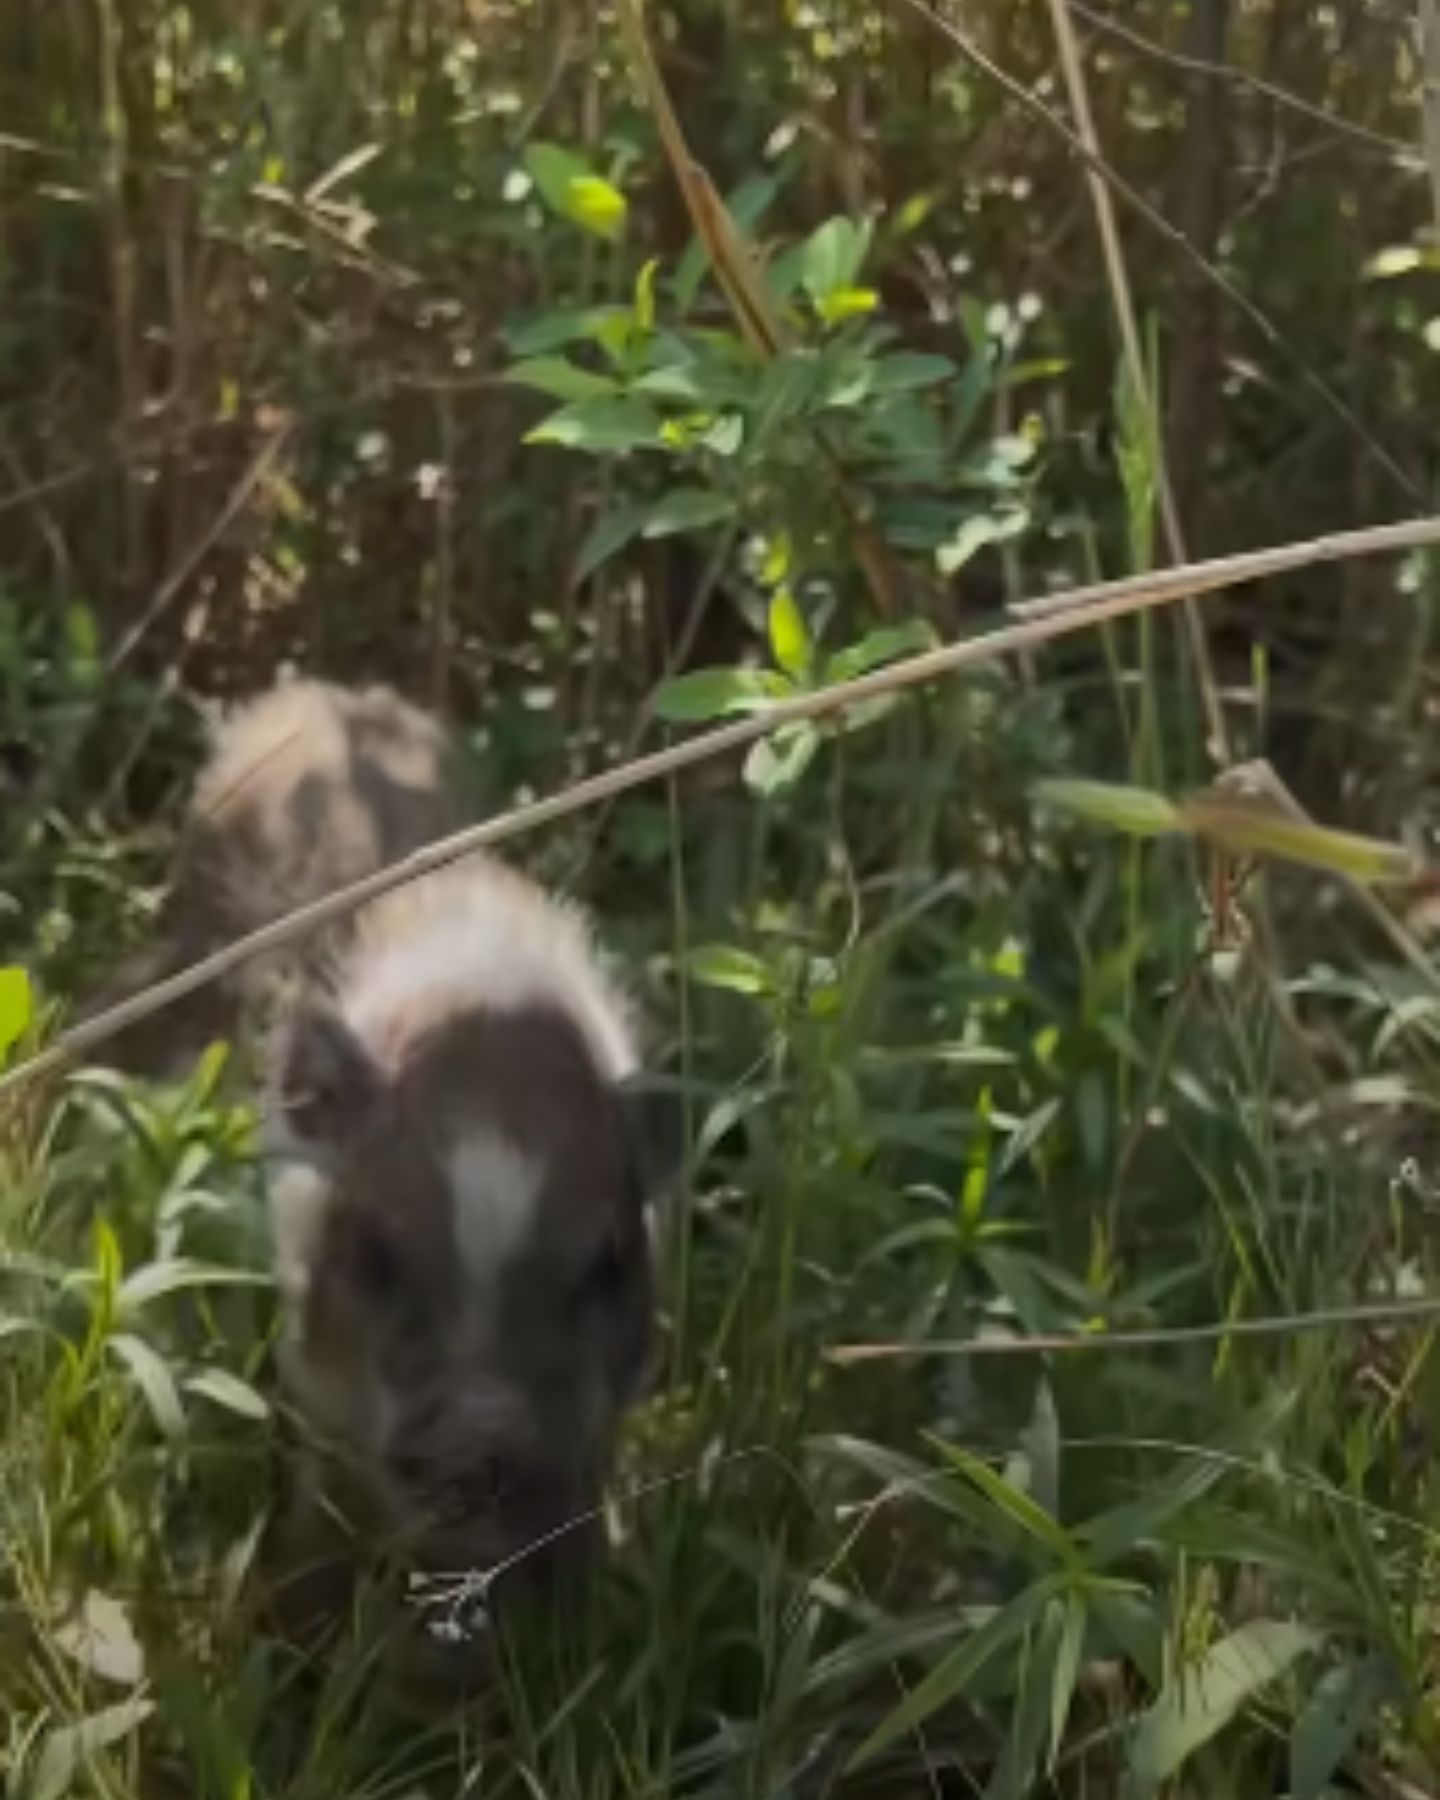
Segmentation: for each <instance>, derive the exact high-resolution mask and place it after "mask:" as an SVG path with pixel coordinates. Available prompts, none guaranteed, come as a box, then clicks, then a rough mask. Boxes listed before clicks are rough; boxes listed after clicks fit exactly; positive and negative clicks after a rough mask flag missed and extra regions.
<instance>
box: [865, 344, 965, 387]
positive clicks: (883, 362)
mask: <svg viewBox="0 0 1440 1800" xmlns="http://www.w3.org/2000/svg"><path fill="white" fill-rule="evenodd" d="M955 373H956V367H955V364H954V363H953V362H951V360H950V358H949V357H948V356H927V355H926V354H925V353H924V352H923V351H920V350H901V351H897V352H896V354H895V355H894V356H882V357H880V358H879V359H878V360H877V361H876V362H874V363H872V364H871V368H870V387H871V391H872V392H873V393H876V394H905V393H909V392H910V391H911V390H913V389H915V388H927V387H934V386H935V384H936V383H937V382H940V381H948V380H949V378H950V377H951V376H952V375H954V374H955Z"/></svg>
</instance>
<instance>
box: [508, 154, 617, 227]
mask: <svg viewBox="0 0 1440 1800" xmlns="http://www.w3.org/2000/svg"><path fill="white" fill-rule="evenodd" d="M525 167H526V169H527V170H528V172H529V174H530V178H531V180H532V181H533V182H534V183H535V186H536V189H537V190H538V191H539V194H540V197H541V199H542V200H544V202H545V204H546V205H547V206H548V207H549V208H550V209H551V211H552V212H555V213H558V214H559V215H560V217H561V218H563V219H569V220H571V221H572V222H573V223H574V224H576V225H579V226H581V227H582V228H583V229H584V230H586V231H589V232H593V233H594V235H595V236H597V237H602V238H606V239H608V240H610V241H611V242H613V241H614V240H615V239H616V238H618V237H619V236H620V234H621V233H622V232H623V231H624V229H625V216H626V212H627V207H626V201H625V196H624V195H623V194H622V193H621V192H620V190H619V189H618V188H617V187H615V186H614V185H613V184H612V183H611V182H608V181H605V180H603V179H602V178H601V177H600V176H598V175H596V174H595V173H594V171H593V170H592V169H591V168H590V167H589V165H588V164H586V163H585V162H583V161H582V160H581V159H580V157H578V156H576V155H574V154H573V153H572V152H571V151H569V150H562V149H561V148H560V146H559V145H558V144H544V143H536V144H531V145H529V147H528V148H527V149H526V151H525Z"/></svg>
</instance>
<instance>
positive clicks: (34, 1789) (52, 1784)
mask: <svg viewBox="0 0 1440 1800" xmlns="http://www.w3.org/2000/svg"><path fill="white" fill-rule="evenodd" d="M154 1710H155V1702H154V1701H153V1700H143V1699H139V1698H135V1699H131V1700H125V1701H122V1702H121V1704H120V1705H119V1706H108V1707H106V1708H105V1710H104V1711H103V1712H97V1713H91V1715H90V1716H89V1717H88V1718H85V1719H77V1720H76V1721H75V1722H74V1723H73V1724H71V1725H57V1726H55V1727H54V1728H53V1730H51V1731H49V1732H47V1733H46V1735H45V1741H44V1743H43V1744H42V1745H41V1748H40V1755H39V1757H38V1759H37V1761H36V1764H35V1773H34V1775H33V1776H32V1777H31V1779H30V1781H29V1783H28V1784H26V1787H25V1790H24V1791H25V1795H26V1800H66V1796H67V1795H70V1794H72V1793H74V1792H75V1784H76V1777H77V1775H78V1774H79V1772H80V1770H81V1769H82V1768H83V1767H84V1766H85V1765H86V1763H88V1762H89V1760H90V1758H91V1757H92V1756H96V1755H98V1754H99V1752H100V1751H102V1750H108V1749H109V1748H110V1747H111V1745H112V1744H118V1743H121V1742H122V1741H123V1740H124V1739H125V1738H127V1737H129V1736H130V1735H131V1733H132V1732H134V1731H135V1730H137V1729H138V1727H139V1726H141V1725H143V1724H144V1722H145V1721H146V1719H148V1718H149V1717H150V1715H151V1713H152V1712H154Z"/></svg>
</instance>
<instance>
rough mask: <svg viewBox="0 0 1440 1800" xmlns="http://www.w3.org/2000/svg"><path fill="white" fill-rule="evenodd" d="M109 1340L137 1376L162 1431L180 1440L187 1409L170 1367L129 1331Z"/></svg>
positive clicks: (135, 1377)
mask: <svg viewBox="0 0 1440 1800" xmlns="http://www.w3.org/2000/svg"><path fill="white" fill-rule="evenodd" d="M106 1341H107V1344H108V1346H109V1348H110V1349H111V1350H112V1351H113V1352H114V1353H115V1355H116V1356H118V1357H119V1358H120V1360H121V1362H123V1363H124V1364H125V1366H126V1368H127V1369H128V1370H129V1371H130V1373H131V1375H132V1376H133V1377H134V1380H135V1385H136V1386H137V1387H138V1388H139V1389H140V1392H141V1393H142V1394H143V1395H144V1396H145V1403H146V1405H147V1406H148V1407H149V1408H150V1412H151V1416H152V1417H153V1418H154V1420H155V1423H156V1424H157V1425H158V1426H159V1427H160V1430H161V1431H162V1432H163V1433H164V1434H165V1436H166V1437H179V1436H180V1435H181V1434H182V1433H183V1432H184V1430H185V1409H184V1407H183V1406H182V1405H181V1404H180V1390H179V1388H177V1387H176V1385H175V1377H174V1375H173V1374H172V1373H171V1372H170V1365H169V1364H168V1363H167V1362H166V1361H165V1359H164V1358H163V1357H162V1356H161V1355H160V1354H159V1353H158V1352H157V1351H155V1350H154V1349H152V1348H151V1346H150V1345H149V1344H147V1343H146V1342H145V1340H144V1339H143V1338H137V1337H132V1336H131V1335H130V1333H129V1332H125V1331H120V1332H117V1333H116V1334H115V1335H114V1336H113V1337H111V1338H109V1339H107V1340H106Z"/></svg>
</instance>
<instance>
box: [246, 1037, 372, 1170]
mask: <svg viewBox="0 0 1440 1800" xmlns="http://www.w3.org/2000/svg"><path fill="white" fill-rule="evenodd" d="M277 1051H278V1055H277V1060H276V1070H275V1079H274V1085H273V1098H272V1104H273V1106H274V1108H275V1111H276V1113H277V1115H278V1117H277V1120H276V1123H277V1125H279V1127H280V1128H281V1130H282V1131H283V1132H284V1133H285V1135H287V1136H290V1137H293V1138H296V1139H298V1140H299V1141H300V1142H301V1143H303V1144H306V1145H308V1146H311V1147H313V1148H316V1149H323V1148H334V1149H339V1148H340V1147H341V1146H343V1145H344V1144H345V1143H346V1142H347V1141H348V1140H349V1139H351V1138H352V1137H353V1136H354V1135H355V1134H356V1133H357V1132H358V1131H359V1130H360V1128H361V1127H362V1125H363V1124H364V1123H365V1122H366V1121H367V1119H368V1118H369V1116H370V1114H371V1111H372V1109H373V1108H374V1106H375V1103H376V1100H377V1099H378V1097H379V1093H380V1085H381V1078H380V1072H379V1070H378V1069H376V1067H375V1065H374V1063H372V1062H371V1060H370V1058H369V1056H367V1055H366V1052H365V1047H364V1045H363V1044H362V1043H361V1042H360V1040H359V1039H358V1038H357V1037H356V1036H355V1034H354V1032H352V1031H351V1030H350V1028H349V1026H348V1025H346V1023H345V1021H344V1020H343V1019H342V1018H341V1017H340V1015H339V1014H338V1013H337V1012H336V1011H335V1010H334V1009H333V1008H331V1007H329V1006H307V1007H305V1008H303V1009H302V1010H301V1011H300V1012H298V1013H297V1014H296V1015H295V1016H294V1018H292V1019H291V1020H290V1021H289V1023H288V1024H287V1026H286V1027H285V1028H284V1030H283V1032H282V1034H281V1038H280V1041H279V1044H278V1045H277Z"/></svg>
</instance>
